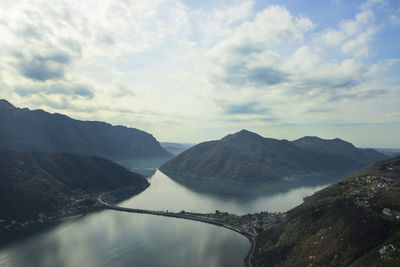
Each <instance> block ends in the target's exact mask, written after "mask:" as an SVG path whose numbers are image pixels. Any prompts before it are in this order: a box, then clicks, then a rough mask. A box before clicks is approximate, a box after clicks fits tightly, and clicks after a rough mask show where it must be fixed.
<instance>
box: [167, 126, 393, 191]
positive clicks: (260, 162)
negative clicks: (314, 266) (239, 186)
mask: <svg viewBox="0 0 400 267" xmlns="http://www.w3.org/2000/svg"><path fill="white" fill-rule="evenodd" d="M320 140H323V139H319V138H318V139H317V141H318V142H319V141H320ZM323 141H326V142H328V143H329V144H331V142H330V140H323ZM304 143H307V146H306V147H304V146H305V145H304ZM324 146H325V145H319V144H318V143H315V142H313V141H312V140H311V141H310V140H307V142H304V140H303V142H302V141H301V139H300V140H297V141H294V142H289V141H287V140H277V139H273V138H264V137H262V136H260V135H258V134H255V133H253V132H249V131H247V130H242V131H240V132H237V133H235V134H230V135H227V136H225V137H224V138H222V139H221V140H217V141H209V142H204V143H201V144H198V145H196V146H194V147H192V148H190V149H188V150H186V151H184V152H182V153H181V154H179V155H178V156H176V157H175V158H173V159H171V160H170V161H168V162H166V163H165V164H164V165H162V166H161V168H160V170H161V171H162V172H164V173H166V174H167V175H170V176H192V177H202V178H217V179H225V180H230V181H235V182H242V183H251V182H270V181H278V180H296V179H298V178H300V177H302V178H304V177H317V176H319V175H326V174H329V173H347V174H348V173H351V172H352V171H355V170H357V169H360V168H362V167H365V166H367V165H368V164H370V163H372V162H375V161H377V160H381V159H385V158H386V156H385V155H383V154H380V153H378V152H376V151H374V152H372V151H364V150H362V149H358V148H355V147H354V146H353V145H351V144H350V143H347V142H344V141H342V140H339V139H338V141H335V142H334V143H332V145H331V148H329V147H328V148H324ZM336 146H339V147H341V146H344V147H347V146H351V148H350V149H347V150H344V149H336ZM319 147H321V149H318V148H319ZM347 151H351V154H350V155H348V153H347ZM357 155H360V157H356V156H357Z"/></svg>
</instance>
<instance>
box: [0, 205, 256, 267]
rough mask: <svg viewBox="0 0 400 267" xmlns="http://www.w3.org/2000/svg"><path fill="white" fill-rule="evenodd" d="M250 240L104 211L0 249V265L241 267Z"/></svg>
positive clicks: (196, 224) (225, 232) (189, 224)
mask: <svg viewBox="0 0 400 267" xmlns="http://www.w3.org/2000/svg"><path fill="white" fill-rule="evenodd" d="M248 249H249V243H248V241H247V240H246V238H244V237H242V236H241V235H239V234H237V233H234V232H232V231H230V230H227V229H224V228H221V227H216V226H212V225H208V224H203V223H199V222H191V221H185V220H176V219H171V218H162V217H156V216H151V215H140V214H130V213H122V212H115V211H103V212H98V213H94V214H91V215H88V216H86V217H84V218H81V219H77V220H74V221H69V222H65V223H63V224H61V225H59V226H57V227H56V228H53V229H51V230H49V231H48V232H42V233H40V234H37V235H34V236H31V237H30V238H28V239H25V240H23V241H21V242H18V243H15V244H14V245H10V246H8V247H6V248H4V249H2V250H0V266H2V267H3V266H7V267H8V266H12V267H14V266H18V267H19V266H29V267H31V266H43V267H47V266H66V267H67V266H68V267H69V266H89V267H91V266H122V267H123V266H139V267H140V266H171V267H172V266H195V267H196V266H199V267H200V266H210V267H217V266H226V267H228V266H242V265H243V259H244V257H245V255H246V253H247V250H248Z"/></svg>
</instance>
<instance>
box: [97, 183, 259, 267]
mask: <svg viewBox="0 0 400 267" xmlns="http://www.w3.org/2000/svg"><path fill="white" fill-rule="evenodd" d="M115 191H117V190H115ZM112 192H114V191H112ZM112 192H106V193H103V194H101V195H99V197H98V198H97V201H98V202H99V203H100V204H101V205H102V206H103V207H105V208H108V209H112V210H117V211H123V212H132V213H142V214H151V215H157V216H165V217H174V218H181V219H185V220H192V221H198V222H203V223H209V224H214V225H217V226H221V227H224V228H227V229H229V230H232V231H235V232H237V233H239V234H241V235H243V236H245V237H246V238H247V240H249V242H250V244H251V247H250V250H249V252H248V253H247V256H246V258H245V264H244V266H245V267H252V264H251V259H252V257H253V252H254V249H255V244H256V241H255V237H256V235H255V234H254V233H252V232H250V231H249V230H248V229H246V228H244V227H242V226H240V225H235V224H230V223H227V222H224V221H221V220H218V219H215V218H209V217H206V215H205V214H201V213H191V212H180V213H175V212H167V211H154V210H145V209H134V208H125V207H119V206H115V205H112V204H109V203H107V202H105V201H103V197H104V196H105V195H108V194H111V193H112Z"/></svg>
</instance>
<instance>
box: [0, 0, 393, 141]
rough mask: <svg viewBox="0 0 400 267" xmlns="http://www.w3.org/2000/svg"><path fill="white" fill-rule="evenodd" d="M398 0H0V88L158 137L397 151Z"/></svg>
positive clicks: (19, 98) (15, 100)
mask: <svg viewBox="0 0 400 267" xmlns="http://www.w3.org/2000/svg"><path fill="white" fill-rule="evenodd" d="M399 74H400V1H398V0H366V1H357V0H351V1H349V0H327V1H320V0H288V1H284V0H270V1H261V0H260V1H256V0H243V1H232V0H231V1H224V0H221V1H216V0H213V1H211V0H206V1H188V0H147V1H139V0H138V1H134V0H132V1H130V0H124V1H122V0H121V1H114V0H104V1H94V0H93V1H92V0H68V1H50V0H48V1H36V0H35V1H19V0H13V1H8V0H7V1H6V0H0V98H4V99H7V100H8V101H10V102H11V103H12V104H14V105H15V106H17V107H28V108H30V109H39V108H40V109H44V110H46V111H49V112H57V113H62V114H66V115H68V116H71V117H73V118H76V119H82V120H100V121H106V122H109V123H111V124H114V125H126V126H129V127H134V128H138V129H142V130H145V131H147V132H149V133H151V134H153V135H154V136H155V137H156V138H157V139H158V140H159V141H171V142H189V143H197V142H201V141H206V140H211V139H220V138H222V137H223V136H225V135H226V134H229V133H233V132H236V131H239V130H241V129H248V130H250V131H254V132H257V133H258V134H260V135H262V136H265V137H272V138H278V139H289V140H294V139H297V138H300V137H302V136H306V135H311V136H319V137H322V138H336V137H338V138H342V139H344V140H347V141H350V142H352V143H353V144H355V145H357V146H361V147H392V148H400V138H399V136H400V134H399V133H400V75H399Z"/></svg>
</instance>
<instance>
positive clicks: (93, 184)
mask: <svg viewBox="0 0 400 267" xmlns="http://www.w3.org/2000/svg"><path fill="white" fill-rule="evenodd" d="M131 185H133V186H140V187H145V186H147V185H148V182H147V180H146V179H144V178H143V177H142V176H141V175H139V174H136V173H132V172H130V171H128V170H127V169H125V168H124V167H122V166H120V165H118V164H116V163H114V162H112V161H110V160H108V159H104V158H99V157H94V156H82V155H74V154H69V153H45V152H11V151H0V219H9V218H12V219H15V220H21V219H28V218H35V217H36V216H37V214H38V213H40V212H54V211H57V210H59V209H63V208H64V207H65V206H66V205H67V204H69V203H70V202H71V198H74V196H77V195H79V196H82V195H85V194H90V193H96V192H102V191H110V190H113V189H116V188H120V187H124V186H131Z"/></svg>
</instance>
